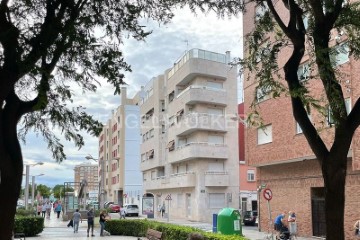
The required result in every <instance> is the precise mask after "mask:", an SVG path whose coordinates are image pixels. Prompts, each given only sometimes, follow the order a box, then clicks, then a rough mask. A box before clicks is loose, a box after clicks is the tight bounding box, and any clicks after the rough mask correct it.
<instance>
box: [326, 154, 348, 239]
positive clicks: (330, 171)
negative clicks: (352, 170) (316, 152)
mask: <svg viewBox="0 0 360 240" xmlns="http://www.w3.org/2000/svg"><path fill="white" fill-rule="evenodd" d="M333 155H335V156H333ZM346 162H347V157H346V156H344V157H340V158H338V156H336V154H332V153H331V152H330V155H329V159H328V161H327V164H326V166H323V175H324V184H325V216H326V239H327V240H344V239H345V237H344V207H345V181H346ZM341 163H345V164H341Z"/></svg>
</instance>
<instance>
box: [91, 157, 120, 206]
mask: <svg viewBox="0 0 360 240" xmlns="http://www.w3.org/2000/svg"><path fill="white" fill-rule="evenodd" d="M85 158H86V159H87V160H93V161H94V162H99V163H100V164H101V166H100V167H101V180H100V181H99V188H100V189H99V205H100V206H104V205H103V204H104V202H105V197H104V193H105V161H112V160H116V161H117V162H118V167H119V160H120V159H119V158H114V159H111V160H104V159H102V160H101V159H98V158H94V157H93V156H91V155H90V154H88V155H87V156H86V157H85ZM100 164H99V165H100ZM100 206H99V207H100Z"/></svg>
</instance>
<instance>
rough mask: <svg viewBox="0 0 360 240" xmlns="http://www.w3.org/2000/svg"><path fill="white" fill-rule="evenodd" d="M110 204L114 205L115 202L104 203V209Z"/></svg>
mask: <svg viewBox="0 0 360 240" xmlns="http://www.w3.org/2000/svg"><path fill="white" fill-rule="evenodd" d="M110 204H114V202H104V208H108V207H109V206H110Z"/></svg>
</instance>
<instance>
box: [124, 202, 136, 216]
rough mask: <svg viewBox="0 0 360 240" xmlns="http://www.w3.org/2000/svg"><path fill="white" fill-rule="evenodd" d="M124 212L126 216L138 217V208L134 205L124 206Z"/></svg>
mask: <svg viewBox="0 0 360 240" xmlns="http://www.w3.org/2000/svg"><path fill="white" fill-rule="evenodd" d="M124 211H125V215H126V216H132V215H134V216H139V206H138V205H136V204H128V205H124Z"/></svg>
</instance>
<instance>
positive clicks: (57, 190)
mask: <svg viewBox="0 0 360 240" xmlns="http://www.w3.org/2000/svg"><path fill="white" fill-rule="evenodd" d="M52 192H53V193H54V197H55V198H57V199H60V198H63V197H64V196H65V192H74V189H73V188H71V187H66V188H65V190H64V185H62V184H57V185H55V186H54V187H53V188H52ZM60 194H61V197H60Z"/></svg>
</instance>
